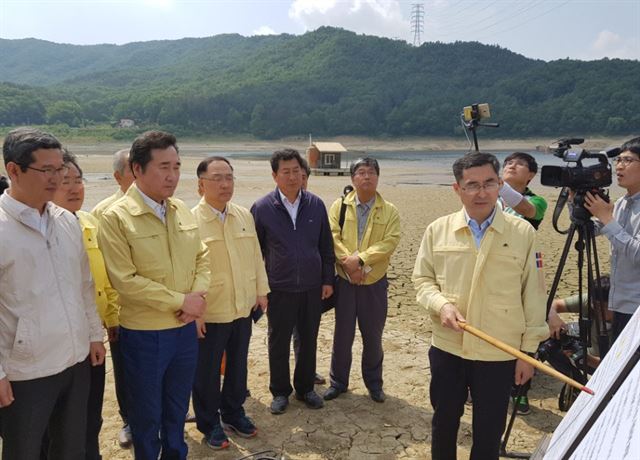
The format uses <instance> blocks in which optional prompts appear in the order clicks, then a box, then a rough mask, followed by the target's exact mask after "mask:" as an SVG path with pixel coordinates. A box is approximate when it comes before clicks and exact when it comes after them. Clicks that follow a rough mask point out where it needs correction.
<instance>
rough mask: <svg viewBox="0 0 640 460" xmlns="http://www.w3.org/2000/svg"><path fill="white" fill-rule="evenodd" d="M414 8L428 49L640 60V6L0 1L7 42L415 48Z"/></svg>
mask: <svg viewBox="0 0 640 460" xmlns="http://www.w3.org/2000/svg"><path fill="white" fill-rule="evenodd" d="M413 3H422V5H424V11H425V21H424V32H423V34H422V41H442V42H453V41H457V40H463V41H469V40H475V41H480V42H482V43H487V44H498V45H500V46H502V47H505V48H508V49H510V50H512V51H515V52H517V53H520V54H523V55H525V56H527V57H531V58H537V59H544V60H552V59H562V58H566V57H569V58H574V59H584V60H591V59H600V58H603V57H610V58H616V57H618V58H626V59H636V60H638V59H640V0H600V1H596V0H590V1H586V0H430V1H427V0H423V1H422V2H420V0H413V1H398V0H236V1H233V0H222V1H219V0H128V1H125V0H108V1H100V0H67V1H51V0H39V1H35V0H0V38H10V39H14V38H27V37H34V38H40V39H44V40H49V41H53V42H58V43H73V44H96V43H116V44H123V43H128V42H133V41H147V40H162V39H177V38H183V37H206V36H211V35H217V34H221V33H239V34H241V35H245V36H250V35H257V34H272V33H276V34H280V33H290V34H302V33H304V32H306V31H309V30H314V29H316V28H318V27H320V26H323V25H331V26H336V27H343V28H345V29H349V30H353V31H355V32H358V33H364V34H368V35H379V36H385V37H390V38H399V39H403V40H407V41H408V42H413V38H414V37H413V34H412V33H411V30H410V29H411V22H410V17H411V7H412V4H413ZM0 59H1V57H0Z"/></svg>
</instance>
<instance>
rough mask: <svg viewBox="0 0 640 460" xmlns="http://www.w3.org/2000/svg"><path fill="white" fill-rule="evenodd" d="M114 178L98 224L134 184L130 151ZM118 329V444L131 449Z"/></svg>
mask: <svg viewBox="0 0 640 460" xmlns="http://www.w3.org/2000/svg"><path fill="white" fill-rule="evenodd" d="M113 178H114V179H115V180H116V182H117V183H118V186H119V188H118V190H117V191H116V192H115V193H114V194H113V195H110V196H108V197H107V198H105V199H104V200H102V201H101V202H99V203H98V204H97V205H96V206H95V207H94V208H93V209H92V210H91V214H92V215H93V217H95V218H96V219H97V220H98V222H99V221H100V220H101V219H102V215H103V214H104V212H105V211H106V210H107V209H109V206H111V205H112V204H113V203H115V202H116V201H118V200H119V199H120V198H122V197H123V196H124V194H125V193H126V192H127V190H129V187H131V184H133V181H134V179H135V178H134V177H133V172H132V171H131V165H130V164H129V149H122V150H118V151H117V152H116V153H114V154H113ZM118 330H119V329H118V328H117V327H115V328H110V329H109V348H110V349H111V363H112V364H113V380H114V385H115V389H116V400H117V401H118V410H119V412H120V417H121V418H122V424H123V425H122V429H121V430H120V432H119V433H118V443H119V444H120V447H122V448H125V449H126V448H129V447H131V443H132V438H131V427H130V426H129V417H128V415H127V401H126V395H125V388H124V369H123V368H122V352H121V351H120V342H119V341H118Z"/></svg>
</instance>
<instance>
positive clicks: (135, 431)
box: [120, 322, 198, 460]
mask: <svg viewBox="0 0 640 460" xmlns="http://www.w3.org/2000/svg"><path fill="white" fill-rule="evenodd" d="M120 346H121V348H122V358H123V364H124V374H125V385H126V394H127V410H128V415H129V425H130V427H131V435H132V436H133V447H134V451H135V457H136V459H138V460H156V459H157V458H158V454H160V451H161V450H162V457H161V458H162V459H163V460H164V459H181V460H182V459H186V458H187V451H188V449H187V444H186V443H185V441H184V422H185V417H186V415H187V410H188V409H189V396H190V395H191V387H192V385H193V378H194V374H195V370H196V361H197V358H198V341H197V336H196V325H195V322H191V323H189V324H187V325H186V326H183V327H178V328H174V329H165V330H160V331H143V330H131V329H126V328H124V327H120Z"/></svg>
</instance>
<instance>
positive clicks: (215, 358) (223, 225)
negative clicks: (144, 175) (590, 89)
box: [191, 156, 269, 450]
mask: <svg viewBox="0 0 640 460" xmlns="http://www.w3.org/2000/svg"><path fill="white" fill-rule="evenodd" d="M197 175H198V190H199V191H200V193H201V195H202V199H201V200H200V203H198V205H197V206H196V207H194V208H193V209H192V211H191V212H193V214H194V216H195V217H196V219H197V221H198V228H199V230H200V237H201V238H202V241H203V242H204V243H205V244H206V245H207V248H208V249H209V261H210V264H211V273H212V275H211V284H210V285H209V291H208V293H207V309H206V311H205V313H204V315H203V317H202V318H201V319H199V320H197V324H198V335H199V337H200V340H199V353H198V367H197V370H196V378H195V382H194V385H193V408H194V410H195V413H196V424H197V427H198V430H200V432H201V433H202V434H203V435H204V436H205V443H206V444H207V445H208V446H209V447H211V448H212V449H216V450H217V449H224V448H225V447H228V446H229V440H228V438H227V436H226V434H225V430H226V431H227V432H233V433H235V434H237V435H238V436H241V437H244V438H250V437H253V436H255V435H256V434H257V428H256V427H255V425H254V424H253V422H252V421H251V419H249V418H248V417H247V416H246V415H245V412H244V408H243V407H242V406H243V404H244V401H245V399H246V395H247V355H248V352H249V341H250V339H251V317H252V311H254V310H257V309H261V311H260V312H257V313H256V314H261V313H262V312H264V311H266V309H267V294H268V293H269V284H268V282H267V272H266V271H265V268H264V262H263V261H262V251H261V250H260V242H259V241H258V235H257V234H256V228H255V224H254V222H253V216H252V215H251V213H250V212H249V210H248V209H245V208H243V207H242V206H238V205H237V204H235V203H232V202H231V201H230V200H231V197H232V196H233V185H234V180H235V179H234V177H233V167H232V166H231V163H229V161H228V160H227V159H226V158H224V157H215V156H214V157H209V158H207V159H205V160H203V161H202V162H200V164H199V165H198V169H197ZM225 351H226V356H227V358H226V359H227V360H226V366H225V373H224V385H223V387H222V392H221V391H220V364H221V362H222V355H223V353H224V352H225ZM220 419H222V421H221V420H220Z"/></svg>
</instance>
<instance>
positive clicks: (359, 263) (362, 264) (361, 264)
mask: <svg viewBox="0 0 640 460" xmlns="http://www.w3.org/2000/svg"><path fill="white" fill-rule="evenodd" d="M358 265H360V266H361V267H364V260H362V259H361V258H360V257H358Z"/></svg>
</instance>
